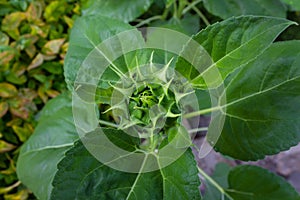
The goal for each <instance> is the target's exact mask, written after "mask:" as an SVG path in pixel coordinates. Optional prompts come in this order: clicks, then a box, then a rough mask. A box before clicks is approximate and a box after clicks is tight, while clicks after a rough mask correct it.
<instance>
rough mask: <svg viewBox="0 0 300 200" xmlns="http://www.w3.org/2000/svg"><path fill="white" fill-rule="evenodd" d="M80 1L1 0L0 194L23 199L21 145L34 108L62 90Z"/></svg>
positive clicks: (33, 119)
mask: <svg viewBox="0 0 300 200" xmlns="http://www.w3.org/2000/svg"><path fill="white" fill-rule="evenodd" d="M80 3H81V2H78V1H72V0H59V1H51V0H38V1H37V0H35V1H31V0H24V1H20V0H0V20H1V29H0V118H1V119H0V199H6V200H12V199H28V198H30V192H29V191H28V190H27V189H26V188H25V187H23V186H22V185H21V183H20V182H19V181H18V178H17V176H16V172H15V171H16V170H15V168H16V165H15V163H16V159H17V156H18V151H19V147H20V145H21V144H22V143H23V142H25V141H26V140H27V138H28V137H29V136H30V135H31V134H32V133H33V130H34V127H35V125H36V121H37V118H38V115H37V113H38V111H39V110H41V108H42V107H43V106H44V105H45V103H46V102H47V101H48V100H49V99H50V98H53V97H55V96H57V95H58V94H59V93H61V92H63V91H64V90H66V86H65V83H64V78H63V59H64V56H65V54H66V50H67V48H68V35H69V32H70V28H71V27H72V25H73V21H74V20H75V19H76V17H78V16H79V15H80V12H81V11H80Z"/></svg>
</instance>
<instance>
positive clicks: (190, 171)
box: [51, 129, 201, 200]
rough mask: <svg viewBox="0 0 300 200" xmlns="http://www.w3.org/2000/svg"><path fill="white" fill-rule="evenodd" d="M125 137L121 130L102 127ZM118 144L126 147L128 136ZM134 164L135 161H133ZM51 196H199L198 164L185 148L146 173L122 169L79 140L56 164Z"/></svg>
mask: <svg viewBox="0 0 300 200" xmlns="http://www.w3.org/2000/svg"><path fill="white" fill-rule="evenodd" d="M103 131H104V133H105V134H107V135H117V136H118V137H121V138H122V137H124V135H126V134H125V133H123V132H122V131H119V130H116V129H103ZM115 142H117V143H118V144H116V145H122V147H123V148H124V149H126V150H130V149H132V147H133V143H132V144H131V142H130V140H123V141H120V142H121V143H119V142H118V141H117V140H115ZM132 164H133V165H134V163H132ZM58 168H59V171H58V172H57V174H56V176H55V179H54V181H53V186H54V189H53V192H52V196H51V199H53V200H54V199H55V200H56V199H145V200H147V199H149V200H153V199H166V200H167V199H186V200H190V199H197V200H198V199H201V197H200V193H199V185H200V181H199V178H198V170H197V164H196V162H195V160H194V157H193V154H192V152H191V150H190V149H188V150H187V151H186V152H185V153H184V154H183V155H182V156H181V157H180V158H179V159H178V160H176V161H175V162H174V163H172V164H171V165H169V166H167V167H165V168H163V169H160V170H157V171H153V172H148V173H125V172H121V171H117V170H115V169H112V168H110V167H108V166H106V165H103V164H102V163H100V162H99V161H98V160H97V159H96V158H94V157H93V156H92V155H91V154H90V153H89V152H88V151H87V150H86V148H85V147H84V146H83V144H82V142H81V141H79V142H77V143H76V144H75V146H74V147H73V148H72V149H70V150H69V151H68V152H67V153H66V157H65V158H64V159H63V160H62V161H61V162H60V163H59V165H58Z"/></svg>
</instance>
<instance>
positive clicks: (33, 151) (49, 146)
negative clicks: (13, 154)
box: [17, 94, 78, 199]
mask: <svg viewBox="0 0 300 200" xmlns="http://www.w3.org/2000/svg"><path fill="white" fill-rule="evenodd" d="M77 138H78V135H77V132H76V129H75V126H74V122H73V117H72V107H71V98H70V97H69V95H66V94H64V95H60V96H58V97H57V98H55V99H53V100H51V101H49V103H48V104H47V105H46V106H45V107H44V109H43V110H42V113H41V116H40V119H39V124H38V126H37V127H36V129H35V132H34V134H33V135H32V136H31V137H30V138H29V140H27V141H26V143H25V144H24V145H23V146H22V148H21V151H20V155H19V158H18V163H17V174H18V178H19V179H20V180H21V181H22V183H24V184H25V185H26V186H27V187H28V188H30V190H31V191H33V193H34V194H35V195H36V196H37V197H38V198H39V199H49V197H50V193H51V190H52V185H51V182H52V180H53V178H54V175H55V173H56V171H57V167H56V165H57V163H58V162H59V161H60V160H61V159H62V158H63V156H64V153H65V152H66V151H67V150H68V149H69V148H70V147H72V145H73V142H74V141H75V140H76V139H77Z"/></svg>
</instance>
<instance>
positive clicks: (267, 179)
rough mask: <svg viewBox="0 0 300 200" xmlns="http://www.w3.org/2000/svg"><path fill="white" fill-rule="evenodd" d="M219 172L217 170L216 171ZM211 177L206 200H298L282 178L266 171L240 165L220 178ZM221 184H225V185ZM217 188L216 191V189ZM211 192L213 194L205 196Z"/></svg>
mask: <svg viewBox="0 0 300 200" xmlns="http://www.w3.org/2000/svg"><path fill="white" fill-rule="evenodd" d="M217 170H219V169H217ZM218 177H220V176H216V174H214V176H213V182H214V184H211V183H210V184H209V185H207V186H208V188H207V190H206V194H205V199H206V200H221V199H224V200H299V199H300V196H299V194H298V193H297V192H296V190H295V189H294V188H293V187H292V186H291V185H290V184H289V183H287V182H286V181H285V180H284V179H283V178H282V177H280V176H277V175H275V174H273V173H271V172H269V171H268V170H266V169H263V168H260V167H257V166H252V165H241V166H238V167H235V168H232V169H230V170H229V171H228V169H226V171H225V174H223V176H222V178H221V179H222V180H220V179H217V178H218ZM222 182H225V184H224V183H223V184H222ZM217 187H218V189H217ZM210 191H213V192H214V193H213V194H207V193H209V192H210Z"/></svg>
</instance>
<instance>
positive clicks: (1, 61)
mask: <svg viewBox="0 0 300 200" xmlns="http://www.w3.org/2000/svg"><path fill="white" fill-rule="evenodd" d="M14 57H15V52H14V50H13V49H8V50H6V51H4V52H1V53H0V65H7V64H8V63H9V62H10V61H11V60H12V59H13V58H14Z"/></svg>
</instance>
